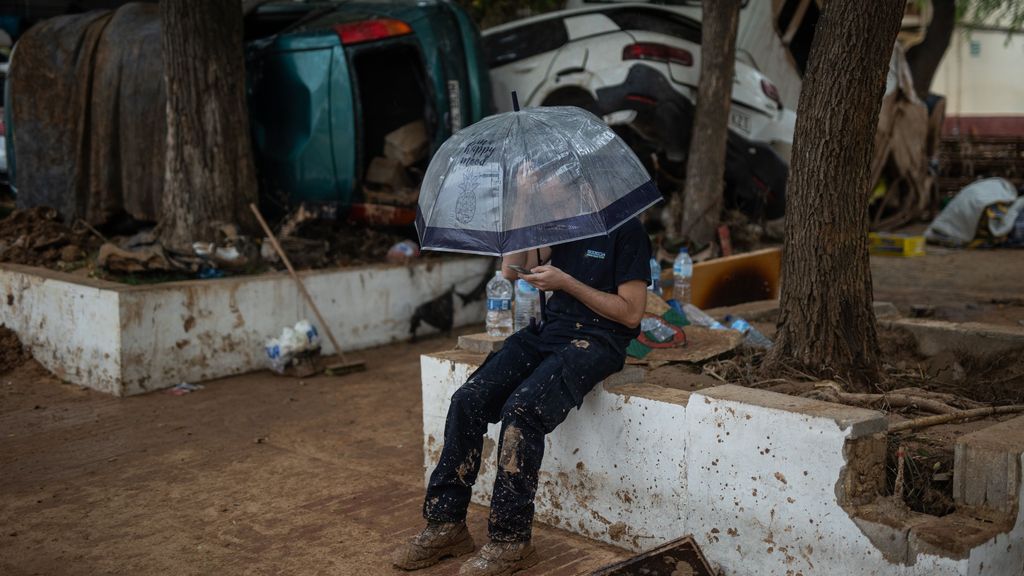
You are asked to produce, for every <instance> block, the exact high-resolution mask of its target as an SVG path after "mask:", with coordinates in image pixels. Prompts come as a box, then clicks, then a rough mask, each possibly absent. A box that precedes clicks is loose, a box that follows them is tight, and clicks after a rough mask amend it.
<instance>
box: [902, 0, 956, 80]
mask: <svg viewBox="0 0 1024 576" xmlns="http://www.w3.org/2000/svg"><path fill="white" fill-rule="evenodd" d="M955 26H956V1H955V0H932V21H931V24H929V25H928V31H927V32H926V33H925V37H924V40H923V41H922V42H921V43H920V44H918V45H917V46H914V47H912V48H911V49H910V50H907V64H909V65H910V72H911V74H912V75H913V76H914V91H915V92H917V95H918V97H920V98H921V99H922V100H924V99H925V98H927V97H928V92H930V91H931V87H932V78H934V77H935V72H936V70H938V69H939V64H940V63H941V62H942V57H943V56H944V55H945V54H946V49H947V48H949V40H950V38H951V37H952V36H953V28H954V27H955Z"/></svg>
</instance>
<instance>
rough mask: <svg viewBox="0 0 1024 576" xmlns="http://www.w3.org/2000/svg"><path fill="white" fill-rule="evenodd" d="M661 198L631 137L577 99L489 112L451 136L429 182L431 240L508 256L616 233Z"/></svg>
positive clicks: (420, 225) (423, 202)
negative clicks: (628, 140) (629, 142)
mask: <svg viewBox="0 0 1024 576" xmlns="http://www.w3.org/2000/svg"><path fill="white" fill-rule="evenodd" d="M659 200H661V194H660V193H659V192H658V190H657V188H656V187H655V185H654V182H653V181H651V177H650V176H649V175H648V174H647V170H646V169H644V166H643V164H641V163H640V160H639V159H637V157H636V155H635V154H633V151H632V150H630V149H629V146H627V145H626V143H625V142H623V141H622V139H621V138H619V137H618V136H617V135H616V134H615V133H614V132H612V130H611V129H610V128H608V126H607V125H605V124H604V122H602V121H601V120H600V119H599V118H597V117H596V116H594V115H593V114H591V113H589V112H587V111H585V110H583V109H581V108H576V107H574V106H556V107H542V108H528V109H525V110H520V111H515V112H507V113H504V114H497V115H494V116H488V117H487V118H484V119H483V120H480V121H479V122H477V123H476V124H473V125H471V126H469V127H467V128H464V129H463V130H461V131H460V132H458V133H457V134H455V135H454V136H452V137H451V138H449V139H448V140H447V141H446V142H445V143H444V144H443V145H442V146H441V149H440V150H438V152H437V154H435V155H434V158H433V159H432V160H431V161H430V166H429V167H428V168H427V173H426V175H425V176H424V178H423V184H422V185H421V188H420V199H419V209H418V213H417V217H416V230H417V232H418V233H419V237H420V245H421V247H422V248H423V249H425V250H444V251H449V252H467V253H472V254H486V255H493V256H500V255H502V254H510V253H514V252H521V251H523V250H529V249H532V248H540V247H542V246H550V245H553V244H561V243H563V242H571V241H573V240H579V239H582V238H589V237H592V236H598V235H601V234H607V233H609V232H611V231H612V230H614V229H615V228H617V227H618V226H619V225H621V224H622V223H624V222H626V221H627V220H629V219H630V218H632V217H633V216H635V215H637V214H639V213H640V212H642V211H643V210H644V209H646V208H647V207H649V206H651V205H652V204H654V203H655V202H657V201H659Z"/></svg>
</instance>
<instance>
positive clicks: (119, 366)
mask: <svg viewBox="0 0 1024 576" xmlns="http://www.w3.org/2000/svg"><path fill="white" fill-rule="evenodd" d="M491 265H492V264H491V261H490V260H489V259H485V258H457V259H445V260H428V261H423V262H419V263H416V264H414V265H411V266H387V265H378V266H367V267H359V268H346V269H341V270H327V271H314V272H307V273H303V274H302V275H303V278H304V280H305V282H306V286H307V288H308V289H309V291H310V293H311V294H312V295H313V298H314V299H315V300H316V302H317V305H318V306H319V308H320V310H321V312H322V313H323V315H324V317H325V320H326V321H327V322H328V323H329V324H330V326H331V328H332V330H334V333H335V336H336V337H337V338H338V340H339V343H340V344H341V346H343V347H345V348H346V351H348V350H359V349H363V348H368V347H371V346H378V345H381V344H386V343H389V342H395V341H399V340H404V339H407V338H408V337H409V322H410V319H411V318H412V315H413V311H414V310H415V308H416V307H417V306H418V305H420V304H422V303H424V302H427V301H430V300H432V299H434V298H436V297H437V296H439V295H441V294H442V293H444V292H445V291H447V290H448V289H449V288H451V287H452V286H453V285H455V286H457V287H458V289H459V290H460V291H462V292H467V291H469V290H470V289H472V288H473V287H474V286H475V285H476V284H477V282H479V281H480V279H481V278H482V277H483V275H484V274H485V272H486V271H487V269H488V268H489V267H490V266H491ZM483 306H484V305H483V303H482V302H475V303H472V304H470V305H468V306H465V307H462V306H461V301H460V300H458V299H456V307H455V309H456V314H455V325H456V326H462V325H466V324H472V323H476V322H482V321H483V309H484V308H483ZM302 318H307V319H309V320H310V321H314V322H315V318H314V316H313V313H312V311H311V310H309V308H308V306H307V305H306V303H305V301H304V300H303V299H302V297H301V295H300V294H299V292H298V289H297V288H296V286H295V283H294V281H293V280H292V279H291V277H289V276H288V275H287V274H283V273H281V274H278V273H274V274H264V275H260V276H241V277H232V278H223V279H217V280H194V281H186V282H170V283H165V284H155V285H148V286H127V285H122V284H115V283H112V282H104V281H96V280H89V279H82V278H78V277H75V276H71V275H69V274H62V273H58V272H53V271H49V270H44V269H40V268H30V267H25V266H15V265H6V264H5V265H0V323H2V324H5V325H6V326H8V327H9V328H11V329H12V330H14V331H15V332H17V333H18V335H19V336H20V337H21V339H22V341H23V342H24V343H25V344H26V345H27V346H28V347H29V348H31V350H32V354H33V355H34V356H35V358H36V359H37V360H38V361H39V362H40V363H41V364H42V365H43V366H45V367H46V368H48V369H49V370H51V371H53V372H54V373H55V374H56V375H57V376H59V377H60V378H61V379H63V380H66V381H69V382H72V383H75V384H79V385H81V386H87V387H89V388H95V389H97V390H101V391H103V392H108V393H111V394H115V395H118V396H126V395H130V394H140V393H144V392H148V391H151V390H156V389H159V388H165V387H168V386H173V385H175V384H178V383H179V382H183V381H185V382H200V381H203V380H209V379H212V378H219V377H222V376H228V375H232V374H239V373H244V372H249V371H252V370H259V369H262V368H264V367H265V366H266V356H265V354H264V351H263V343H264V341H265V340H266V339H267V338H269V337H271V336H276V335H277V334H279V333H280V331H281V328H282V327H283V326H286V325H291V324H294V323H295V322H297V321H298V320H300V319H302ZM431 332H436V330H434V329H432V328H430V327H428V326H426V325H422V326H421V327H420V330H419V333H420V334H428V333H431ZM323 345H324V353H326V354H330V353H333V349H332V347H331V344H330V342H328V341H327V339H326V338H324V344H323Z"/></svg>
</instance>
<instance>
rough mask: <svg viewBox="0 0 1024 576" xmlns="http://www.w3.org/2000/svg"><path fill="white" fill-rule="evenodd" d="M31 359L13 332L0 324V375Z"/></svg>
mask: <svg viewBox="0 0 1024 576" xmlns="http://www.w3.org/2000/svg"><path fill="white" fill-rule="evenodd" d="M31 359H32V355H31V354H29V352H28V350H26V349H25V347H24V346H22V345H21V340H20V339H19V338H18V335H17V334H15V333H14V331H13V330H11V329H10V328H8V327H6V326H4V325H3V324H0V374H4V373H5V372H9V371H11V370H13V369H15V368H17V367H19V366H21V365H22V364H24V363H25V362H28V361H29V360H31Z"/></svg>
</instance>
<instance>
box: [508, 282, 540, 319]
mask: <svg viewBox="0 0 1024 576" xmlns="http://www.w3.org/2000/svg"><path fill="white" fill-rule="evenodd" d="M531 318H536V319H537V321H538V322H539V321H540V290H538V289H537V287H536V286H534V285H533V284H530V283H529V282H527V281H526V280H523V279H522V278H520V279H518V280H516V310H515V323H514V327H515V331H516V332H519V331H520V330H522V329H523V328H526V327H527V326H529V325H530V319H531Z"/></svg>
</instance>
